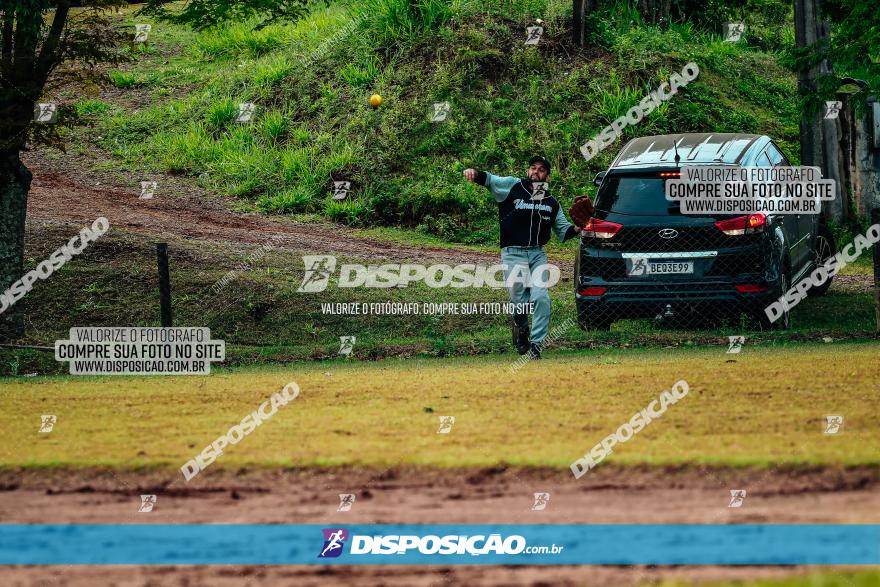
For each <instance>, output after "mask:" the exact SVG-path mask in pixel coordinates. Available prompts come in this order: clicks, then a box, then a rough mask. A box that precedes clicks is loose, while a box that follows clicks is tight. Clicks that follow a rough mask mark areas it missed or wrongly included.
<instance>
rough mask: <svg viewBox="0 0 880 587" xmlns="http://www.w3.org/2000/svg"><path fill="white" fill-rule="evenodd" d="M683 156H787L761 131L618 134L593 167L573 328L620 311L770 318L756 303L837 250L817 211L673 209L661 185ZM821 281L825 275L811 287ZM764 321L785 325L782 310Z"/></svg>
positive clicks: (752, 162)
mask: <svg viewBox="0 0 880 587" xmlns="http://www.w3.org/2000/svg"><path fill="white" fill-rule="evenodd" d="M676 155H677V157H678V159H677V160H676ZM682 165H713V166H724V165H731V166H741V167H755V166H757V167H775V166H779V165H789V162H788V160H787V159H786V157H785V155H783V153H782V151H781V150H780V149H779V147H777V146H776V145H775V144H774V143H773V141H772V140H771V139H770V138H769V137H766V136H762V135H748V134H734V133H723V134H705V133H699V134H680V135H661V136H650V137H642V138H638V139H634V140H632V141H630V142H629V143H627V144H626V145H625V146H624V147H623V149H622V150H621V151H620V154H619V155H618V156H617V157H616V158H615V159H614V162H613V163H612V164H611V167H610V168H609V169H608V170H607V171H604V172H602V173H600V174H599V175H597V176H596V179H595V183H596V184H597V185H599V192H598V194H597V196H596V201H595V207H596V211H595V213H594V216H593V218H592V219H591V220H590V222H589V223H588V225H587V226H586V227H585V228H584V231H583V233H582V236H581V244H580V250H579V254H578V257H577V260H576V265H575V295H576V300H577V309H578V318H579V322H580V325H581V327H582V328H585V329H608V328H609V327H610V326H611V324H612V323H613V322H614V321H615V320H620V319H627V318H656V319H660V320H663V319H677V318H684V319H687V320H692V319H706V318H719V317H735V316H736V315H738V314H742V313H745V314H748V315H749V316H751V317H752V318H754V319H756V320H758V321H759V322H760V323H761V324H762V325H763V326H765V327H766V326H770V321H769V320H768V319H767V317H766V315H765V314H764V308H765V307H767V305H769V304H770V303H771V302H773V301H775V300H776V299H777V298H779V297H780V296H781V295H782V294H783V293H784V292H785V291H787V290H788V289H789V287H790V286H791V284H792V283H796V282H797V281H799V280H800V279H801V278H802V277H804V276H805V275H807V274H808V273H809V272H811V271H812V270H813V269H814V268H815V267H816V266H817V263H822V262H824V260H825V259H827V258H828V257H830V256H832V255H834V253H835V252H836V251H835V245H834V240H833V238H832V237H831V234H830V232H829V230H828V229H827V227H826V226H825V225H824V223H823V222H822V221H821V218H820V215H817V214H809V215H765V214H750V215H747V216H736V215H734V216H731V215H701V216H694V215H684V214H682V213H681V212H680V209H679V207H678V204H677V203H675V202H670V201H668V200H667V199H666V197H665V191H664V182H666V181H668V180H670V179H672V178H676V177H678V176H679V174H680V166H682ZM642 265H647V266H646V267H642ZM643 269H650V271H646V270H643ZM830 286H831V281H830V280H828V281H827V282H826V283H825V284H824V285H823V286H822V287H821V288H813V289H812V290H811V292H810V293H812V294H823V293H825V291H827V289H828V288H829V287H830ZM773 324H774V325H777V326H779V327H781V328H787V327H788V325H789V315H788V312H787V311H786V312H785V314H784V315H783V316H781V317H780V318H779V319H778V320H777V321H776V322H774V323H773Z"/></svg>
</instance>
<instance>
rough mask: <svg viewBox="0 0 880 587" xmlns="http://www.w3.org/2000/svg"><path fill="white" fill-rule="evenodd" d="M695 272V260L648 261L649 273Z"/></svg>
mask: <svg viewBox="0 0 880 587" xmlns="http://www.w3.org/2000/svg"><path fill="white" fill-rule="evenodd" d="M693 272H694V262H693V261H648V270H647V273H648V275H665V274H669V273H693Z"/></svg>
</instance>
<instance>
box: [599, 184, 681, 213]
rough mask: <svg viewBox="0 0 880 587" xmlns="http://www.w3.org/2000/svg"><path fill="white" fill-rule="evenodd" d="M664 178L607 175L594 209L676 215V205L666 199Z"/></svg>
mask: <svg viewBox="0 0 880 587" xmlns="http://www.w3.org/2000/svg"><path fill="white" fill-rule="evenodd" d="M664 181H665V179H663V178H661V177H657V175H656V174H651V175H637V176H634V175H611V176H608V177H606V178H605V181H604V182H603V184H602V188H601V189H600V190H599V195H598V196H597V198H596V209H598V210H604V211H606V212H616V213H618V214H633V215H639V216H669V215H670V214H679V213H680V212H679V209H678V204H677V203H675V202H670V201H669V200H667V199H666V196H665V193H664V191H663V182H664Z"/></svg>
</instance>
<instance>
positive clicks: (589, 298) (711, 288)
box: [575, 280, 776, 320]
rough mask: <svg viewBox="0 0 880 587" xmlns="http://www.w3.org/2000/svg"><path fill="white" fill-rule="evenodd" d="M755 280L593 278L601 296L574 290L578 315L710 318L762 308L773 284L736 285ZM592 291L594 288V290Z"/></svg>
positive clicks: (762, 309)
mask: <svg viewBox="0 0 880 587" xmlns="http://www.w3.org/2000/svg"><path fill="white" fill-rule="evenodd" d="M744 283H751V284H754V283H756V281H687V282H685V281H674V282H673V281H670V282H657V281H654V282H649V283H648V282H645V283H633V282H627V283H616V282H602V281H601V280H600V281H593V282H592V283H591V284H590V287H591V288H604V289H605V291H604V292H602V293H601V294H600V295H582V294H580V293H576V294H575V297H576V301H577V309H578V315H579V316H600V317H606V318H611V319H613V320H620V319H627V318H656V317H658V316H664V315H665V316H692V317H693V316H696V317H712V316H715V315H719V314H729V313H740V312H745V313H749V314H755V313H760V312H763V311H764V308H766V307H767V306H768V305H770V303H772V302H773V301H775V300H776V296H775V295H774V293H773V292H774V288H773V287H772V284H766V283H764V284H763V286H764V287H767V290H766V291H762V292H755V293H742V292H740V291H738V290H737V289H736V285H737V284H744ZM592 291H593V292H596V291H597V290H595V289H593V290H592Z"/></svg>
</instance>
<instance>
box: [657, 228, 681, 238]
mask: <svg viewBox="0 0 880 587" xmlns="http://www.w3.org/2000/svg"><path fill="white" fill-rule="evenodd" d="M658 234H659V235H660V238H675V237H677V236H678V231H677V230H675V229H674V228H664V229H663V230H661V231H660V232H659V233H658Z"/></svg>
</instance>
